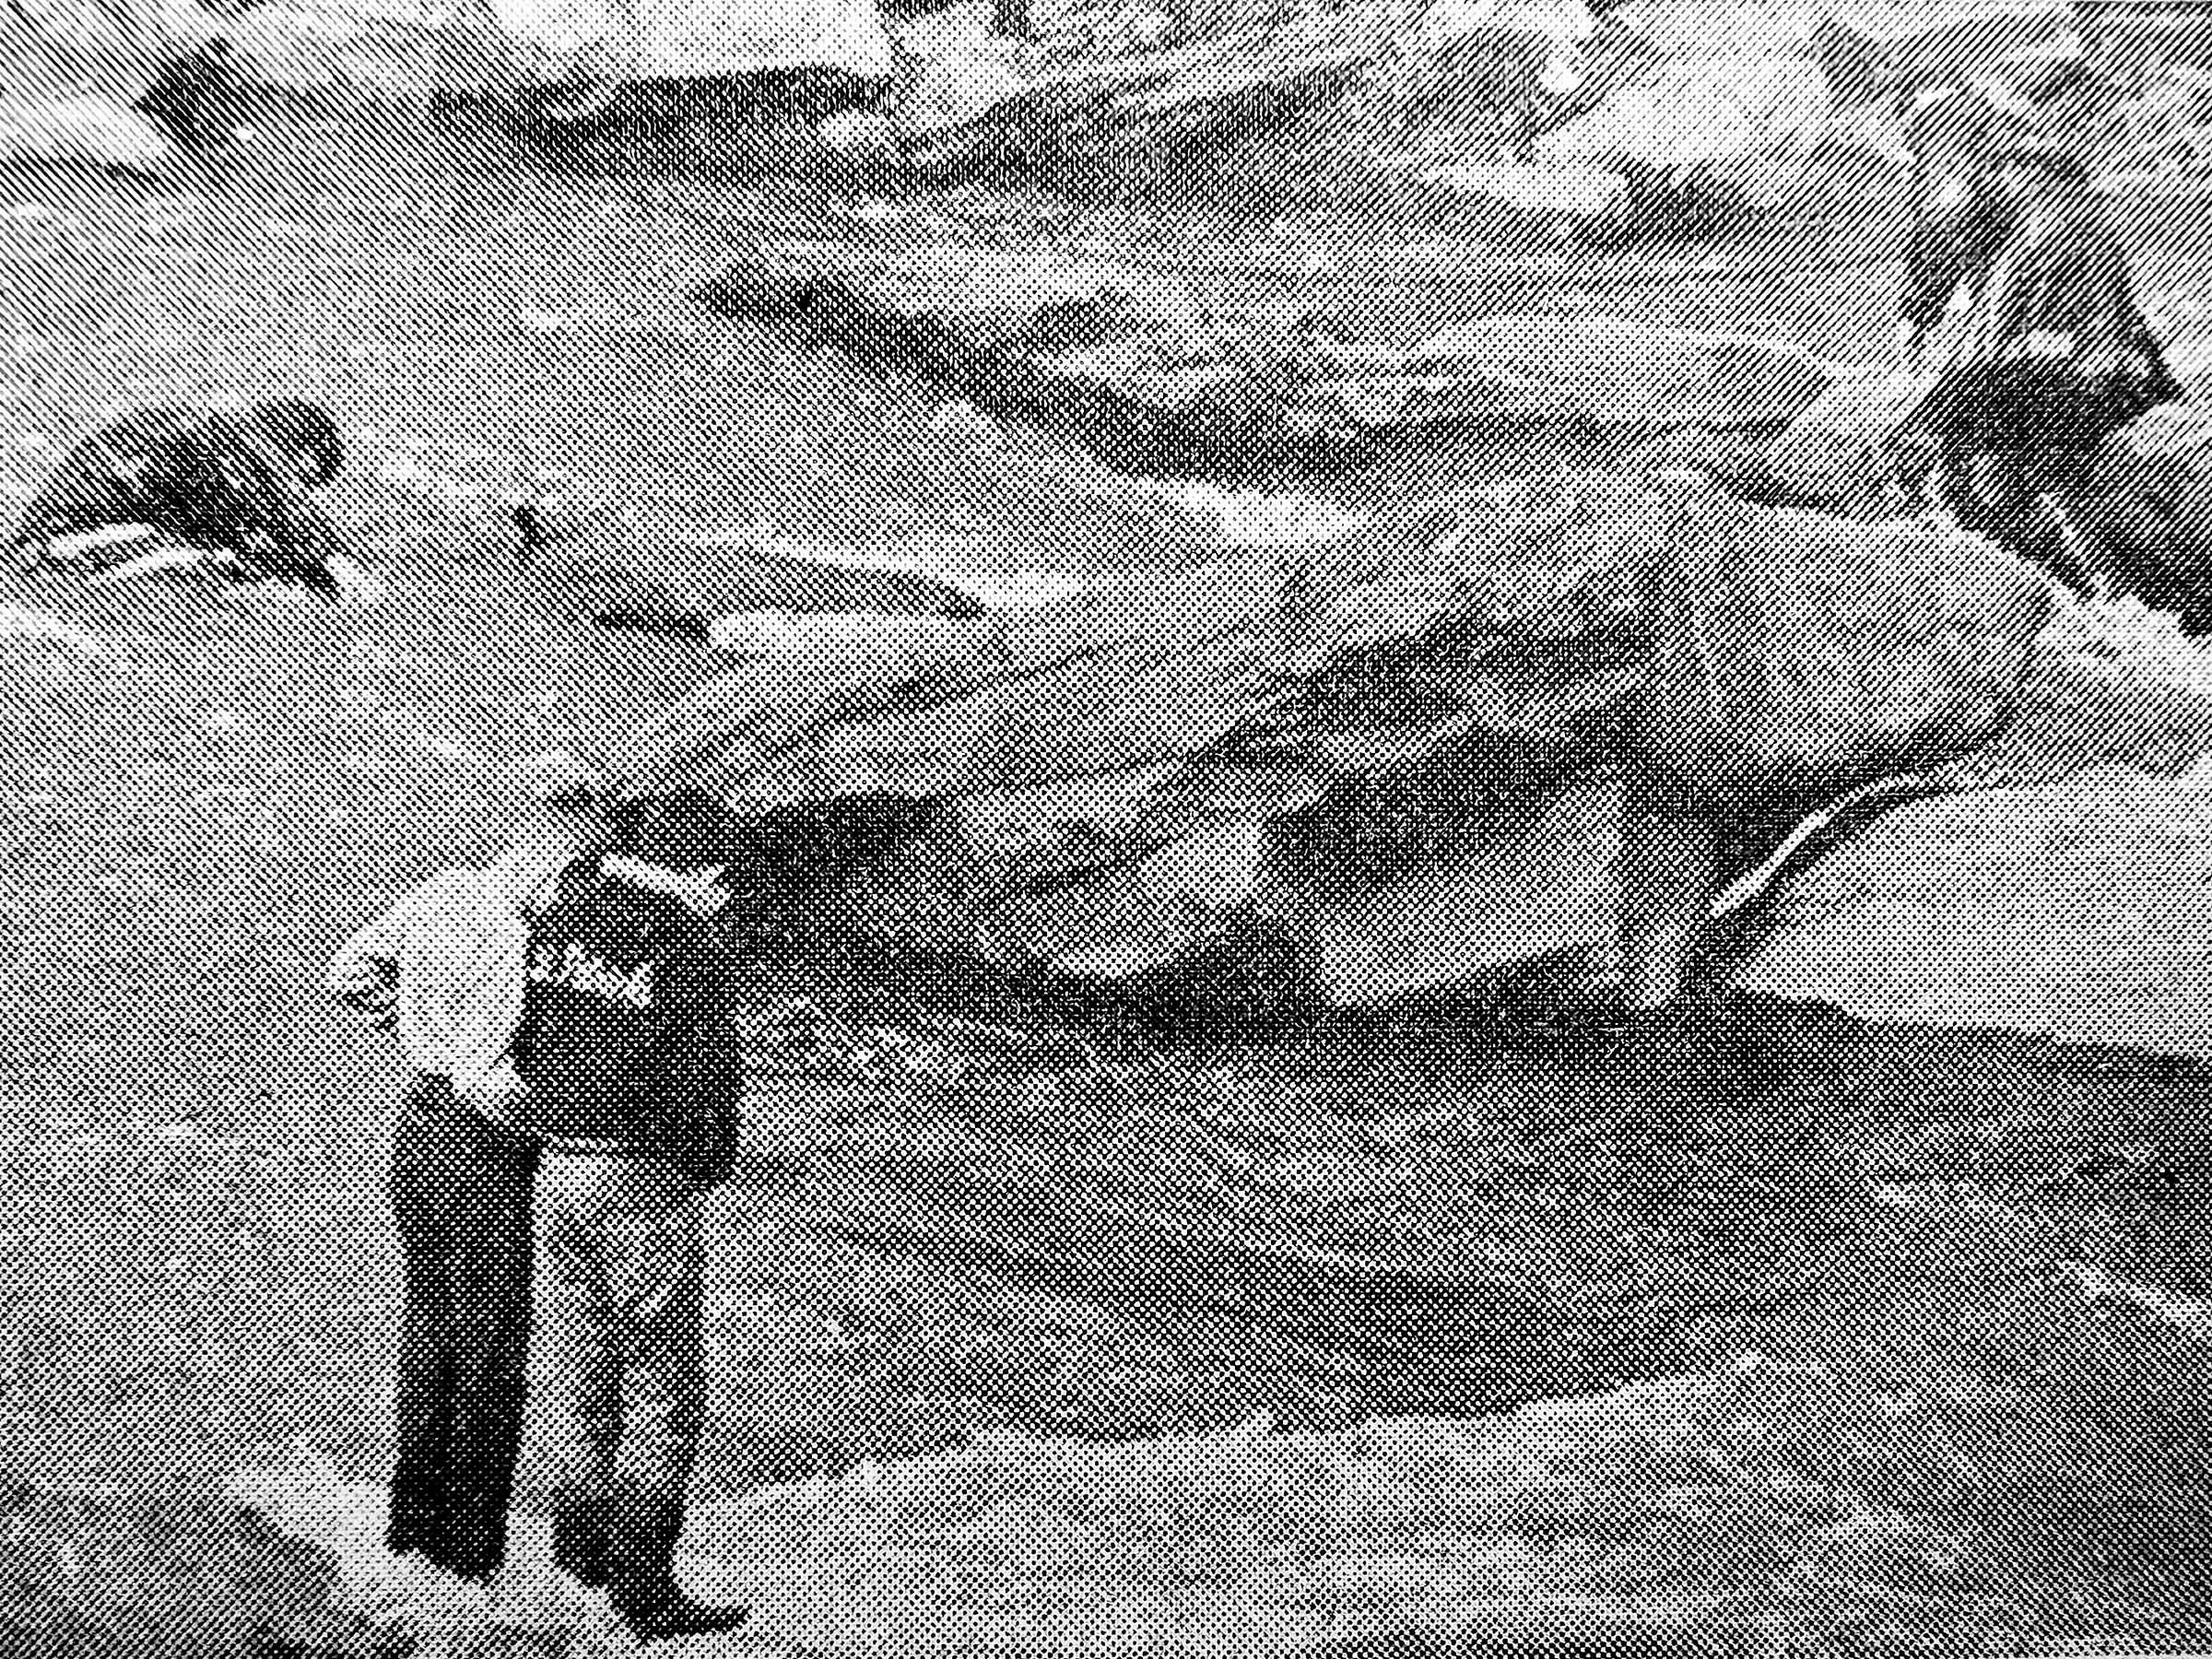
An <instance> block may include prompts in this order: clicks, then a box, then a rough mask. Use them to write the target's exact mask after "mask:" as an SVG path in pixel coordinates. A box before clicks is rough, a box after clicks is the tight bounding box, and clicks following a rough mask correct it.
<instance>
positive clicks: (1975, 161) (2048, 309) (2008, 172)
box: [1899, 90, 2182, 586]
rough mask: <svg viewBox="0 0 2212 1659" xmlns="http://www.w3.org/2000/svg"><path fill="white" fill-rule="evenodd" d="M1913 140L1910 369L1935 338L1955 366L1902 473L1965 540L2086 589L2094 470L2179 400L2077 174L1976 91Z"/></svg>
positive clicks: (1906, 305)
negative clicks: (1977, 540)
mask: <svg viewBox="0 0 2212 1659" xmlns="http://www.w3.org/2000/svg"><path fill="white" fill-rule="evenodd" d="M1908 137H1909V142H1910V144H1911V147H1912V153H1913V157H1914V179H1913V186H1914V215H1913V224H1912V241H1911V245H1910V247H1909V248H1908V250H1907V254H1906V269H1905V288H1904V293H1903V296H1902V299H1901V302H1900V306H1899V312H1900V319H1901V323H1902V335H1903V340H1902V343H1903V345H1904V347H1905V350H1906V352H1907V355H1908V358H1909V359H1911V360H1912V362H1913V364H1914V366H1916V367H1917V366H1918V362H1919V359H1920V357H1921V355H1922V352H1923V350H1924V341H1925V339H1926V337H1927V336H1928V335H1929V334H1930V333H1931V332H1932V331H1934V330H1935V329H1937V328H1938V326H1939V325H1941V326H1942V328H1943V329H1944V332H1945V335H1946V336H1947V352H1946V356H1945V359H1944V360H1943V361H1942V362H1941V363H1940V364H1939V365H1936V380H1935V386H1934V389H1933V390H1932V391H1931V392H1930V393H1929V394H1928V397H1927V399H1926V401H1925V402H1924V404H1923V405H1922V406H1921V407H1920V409H1919V411H1918V412H1917V413H1916V414H1915V416H1914V417H1913V418H1912V420H1911V421H1910V422H1909V423H1908V424H1907V428H1906V429H1905V431H1904V432H1903V433H1902V434H1900V446H1899V447H1900V460H1902V462H1903V463H1904V465H1905V467H1906V469H1907V470H1908V471H1920V472H1924V473H1926V474H1927V475H1928V483H1929V484H1930V485H1931V487H1932V488H1931V493H1932V494H1934V495H1935V497H1936V498H1937V499H1938V500H1940V501H1941V503H1942V504H1943V505H1945V506H1947V507H1948V508H1950V509H1951V511H1952V512H1954V513H1956V515H1957V516H1958V518H1959V522H1960V523H1961V524H1963V525H1965V526H1966V527H1967V528H1969V529H1971V530H1976V531H1979V532H1981V533H1982V534H1983V535H1988V536H1990V537H1991V538H1992V539H1994V540H1996V541H1998V542H2000V543H2003V544H2004V545H2006V547H2011V548H2013V549H2014V550H2015V551H2016V552H2019V553H2021V554H2023V555H2025V556H2027V557H2030V558H2033V559H2037V560H2039V561H2040V562H2041V563H2043V564H2045V565H2046V566H2048V567H2049V568H2050V569H2051V570H2052V571H2053V572H2054V573H2055V574H2057V575H2058V576H2060V577H2061V578H2062V579H2063V580H2065V581H2067V582H2072V583H2074V584H2075V585H2077V586H2081V585H2086V583H2087V581H2088V578H2089V577H2090V576H2091V575H2093V574H2095V573H2096V567H2097V565H2098V563H2099V555H2098V553H2097V551H2096V549H2095V547H2093V546H2092V545H2091V538H2090V537H2089V536H2088V535H2087V534H2085V531H2084V528H2083V525H2084V515H2083V514H2082V513H2081V512H2078V511H2077V510H2075V509H2073V508H2070V506H2069V502H2071V501H2074V500H2077V498H2078V497H2079V496H2080V493H2081V489H2082V482H2083V476H2084V472H2085V468H2086V465H2087V463H2088V459H2089V457H2090V456H2091V454H2093V453H2094V452H2095V451H2096V449H2097V447H2098V446H2099V444H2100V443H2101V442H2102V441H2103V440H2104V439H2105V438H2106V437H2108V436H2109V435H2110V434H2111V433H2112V432H2113V431H2115V430H2117V429H2119V428H2121V427H2123V426H2125V425H2126V424H2127V423H2128V422H2129V421H2131V420H2133V419H2135V418H2136V417H2137V416H2138V415H2141V414H2142V413H2143V412H2144V411H2146V410H2147V409H2149V408H2151V407H2153V406H2156V405H2159V404H2161V403H2167V402H2171V401H2172V400H2173V399H2176V398H2178V397H2180V396H2181V395H2182V390H2181V387H2180V385H2179V384H2178V383H2177V382H2175V380H2174V378H2173V375H2172V373H2171V371H2170V370H2169V368H2168V367H2167V363H2166V359H2165V356H2164V354H2163V352H2162V351H2161V350H2160V348H2159V342H2158V340H2157V339H2156V337H2155V336H2154V335H2152V333H2151V330H2150V325H2149V324H2148V323H2147V321H2146V320H2145V318H2144V315H2143V312H2142V311H2141V309H2140V308H2139V307H2138V305H2137V304H2136V296H2135V289H2134V285H2133V282H2132V280H2131V277H2130V275H2129V271H2128V261H2127V253H2126V251H2125V249H2124V247H2123V246H2122V245H2121V242H2120V239H2119V237H2118V235H2117V233H2116V232H2115V231H2114V230H2113V229H2112V224H2111V223H2110V221H2109V219H2108V218H2107V217H2106V214H2105V211H2104V208H2103V206H2102V205H2101V204H2100V202H2099V200H2098V197H2097V194H2096V193H2095V191H2094V190H2093V188H2092V187H2091V184H2090V182H2089V178H2088V172H2087V171H2086V170H2085V169H2084V167H2083V166H2082V164H2081V162H2080V161H2079V160H2078V159H2076V158H2074V157H2072V156H2070V155H2067V154H2066V153H2065V152H2064V151H2063V150H2062V149H2061V148H2059V147H2057V146H2055V145H2053V144H2052V143H2050V142H2049V141H2047V140H2044V139H2041V138H2040V137H2038V136H2036V135H2033V134H2032V133H2031V132H2030V133H2023V132H2021V131H2019V130H2018V128H2017V127H2013V126H2012V125H2011V124H2009V123H2008V121H2007V119H2006V112H2005V111H2004V110H2002V109H2000V108H1999V106H1998V105H1997V104H1996V103H1995V102H1994V100H1992V99H1990V98H1989V97H1987V96H1986V95H1984V94H1983V93H1980V92H1978V91H1972V90H1969V91H1963V92H1953V93H1949V94H1947V95H1945V96H1942V97H1939V98H1938V99H1936V100H1934V101H1932V102H1930V103H1929V104H1927V105H1926V106H1924V108H1923V109H1922V110H1921V111H1920V112H1919V113H1918V115H1917V116H1916V117H1915V119H1914V121H1913V124H1912V128H1911V131H1910V133H1909V135H1908ZM1961 285H1963V288H1964V291H1965V297H1966V300H1967V304H1966V306H1965V308H1964V312H1963V314H1961V315H1954V314H1952V307H1953V301H1954V300H1955V299H1956V298H1957V297H1958V295H1959V291H1960V288H1961Z"/></svg>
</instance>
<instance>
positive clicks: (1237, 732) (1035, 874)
mask: <svg viewBox="0 0 2212 1659" xmlns="http://www.w3.org/2000/svg"><path fill="white" fill-rule="evenodd" d="M2049 603H2050V601H2049V596H2048V588H2047V584H2046V583H2045V582H2043V581H2042V579H2041V577H2039V576H2036V575H2034V574H2033V573H2031V572H2030V571H2027V570H2026V569H2024V568H2023V567H2021V566H2019V565H2018V564H2016V563H2014V562H2013V561H2011V560H2009V559H2005V558H2004V557H2003V556H2002V555H2000V554H1998V553H1996V552H1995V550H1994V549H1993V548H1991V547H1988V546H1987V544H1984V543H1981V542H1978V541H1972V540H1971V539H1967V538H1959V537H1953V536H1947V535H1942V534H1939V533H1937V532H1935V531H1932V530H1929V529H1926V528H1924V527H1920V526H1915V525H1910V524H1882V525H1861V524H1852V523H1850V522H1848V521H1843V520H1838V519H1826V518H1821V517H1818V516H1817V515H1811V514H1804V513H1795V512H1780V511H1775V510H1769V509H1760V508H1757V507H1753V506H1749V505H1747V504H1745V503H1741V502H1738V501H1735V500H1732V499H1730V498H1728V497H1726V496H1724V495H1723V494H1721V493H1720V492H1718V491H1712V490H1700V489H1696V488H1686V487H1684V486H1681V485H1678V484H1668V485H1666V486H1665V487H1663V488H1658V489H1647V488H1641V487H1640V486H1639V485H1638V484H1637V483H1636V482H1635V481H1633V480H1630V479H1628V478H1624V477H1616V476H1602V475H1601V476H1582V477H1576V476H1566V477H1560V478H1559V479H1556V480H1551V481H1547V482H1546V483H1543V484H1539V485H1526V486H1519V487H1514V488H1511V489H1508V490H1503V491H1499V492H1494V493H1491V494H1487V495H1477V496H1468V497H1465V498H1461V499H1459V500H1454V501H1452V502H1450V503H1446V504H1444V505H1443V506H1442V507H1441V508H1431V509H1430V511H1429V512H1427V513H1426V514H1423V515H1411V516H1408V517H1406V518H1405V519H1403V520H1400V521H1395V522H1392V523H1388V524H1382V525H1379V526H1371V527H1369V528H1368V529H1366V530H1364V531H1362V532H1360V533H1359V534H1357V535H1351V536H1347V537H1346V538H1344V539H1342V540H1340V541H1337V542H1335V543H1331V544H1326V545H1324V546H1321V547H1316V548H1312V549H1305V550H1296V549H1292V550H1286V549H1281V548H1273V549H1267V550H1265V551H1264V552H1261V553H1257V554H1253V555H1246V556H1241V557H1234V558H1230V559H1220V560H1217V561H1214V562H1212V563H1208V564H1206V565H1201V566H1198V567H1196V568H1194V569H1192V570H1189V571H1182V572H1180V573H1166V574H1152V575H1145V576H1139V577H1132V578H1125V579H1123V580H1120V581H1118V582H1111V583H1107V584H1104V585H1101V586H1099V587H1094V588H1092V589H1089V590H1088V591H1086V592H1085V593H1083V594H1080V595H1078V596H1077V598H1075V599H1072V600H1069V601H1066V602H1064V603H1062V604H1059V605H1055V606H1044V607H1041V608H1040V609H1037V610H1034V611H1031V612H1027V613H1016V614H1012V615H1007V616H1002V617H995V618H982V619H977V620H972V621H961V620H954V619H944V618H938V619H930V618H910V619H906V620H903V621H900V622H897V623H895V624H893V623H890V622H888V621H887V622H886V623H884V624H882V625H880V626H873V627H871V626H866V625H863V626H858V627H853V628H849V629H844V630H842V631H837V630H833V629H830V627H829V626H828V625H827V624H817V625H813V626H811V627H808V628H802V629H798V630H796V631H795V632H794V633H792V634H791V635H790V636H789V637H788V638H787V639H786V640H785V641H784V642H783V643H782V644H781V645H770V646H767V647H764V648H763V649H761V650H760V651H759V653H757V654H755V655H754V656H753V657H752V658H751V659H750V660H749V661H747V662H745V663H743V664H741V665H739V666H737V667H736V668H735V669H733V670H732V672H731V673H729V674H727V675H725V676H724V677H722V678H721V679H719V680H717V681H715V682H712V684H710V685H709V686H708V687H706V688H702V690H701V691H700V692H699V693H697V694H695V695H694V696H693V697H692V698H690V699H688V700H687V701H686V702H685V703H684V704H683V705H680V706H679V707H677V709H675V710H672V711H671V712H669V714H668V715H667V716H666V717H665V718H664V719H662V720H660V721H658V722H656V723H654V724H653V726H652V727H651V728H649V729H648V730H647V731H645V732H643V733H641V734H638V735H636V736H635V738H634V740H633V742H632V744H631V746H630V748H629V752H628V753H627V754H626V755H622V756H615V757H610V758H609V759H607V761H606V764H607V766H608V767H609V769H610V770H613V771H621V772H626V773H628V774H629V775H631V776H633V777H636V778H638V779H640V780H641V781H644V782H655V781H666V780H670V779H676V778H683V779H686V780H689V781H692V782H702V783H705V784H708V785H710V786H712V787H713V788H715V789H717V790H720V791H722V792H724V793H725V794H729V795H731V796H732V797H733V798H734V799H736V800H740V801H743V802H745V803H746V804H747V808H748V810H749V811H751V812H753V813H755V814H757V815H760V816H762V817H763V818H768V819H771V820H772V819H774V818H776V817H777V816H778V815H789V814H792V813H806V812H809V811H813V810H816V809H818V808H820V807H822V806H825V805H834V804H835V803H839V802H855V803H867V802H882V801H896V802H907V803H913V804H918V805H921V806H925V807H927V808H928V810H927V811H926V812H924V814H923V815H922V817H921V818H920V819H918V820H917V827H915V828H914V829H913V830H912V832H911V833H902V834H901V835H900V837H898V838H895V844H894V845H893V846H891V847H890V848H889V849H888V851H887V852H886V853H885V854H884V856H883V857H882V858H881V859H879V860H877V861H876V862H873V863H870V864H867V865H865V866H863V867H860V868H858V869H856V870H854V871H853V873H851V874H850V875H849V877H847V878H846V879H845V882H844V886H843V888H842V890H841V896H840V897H839V899H838V900H837V902H836V905H835V907H834V908H835V909H837V910H838V911H841V912H842V913H843V914H845V915H846V916H847V918H848V920H849V921H850V922H851V924H853V927H855V928H856V929H857V930H858V931H859V932H861V933H864V934H867V935H871V936H875V937H877V938H892V937H896V938H899V939H901V940H903V941H905V942H907V943H909V944H916V945H922V946H925V947H928V948H932V949H936V950H941V951H945V952H948V953H952V954H963V953H964V954H967V955H970V956H980V957H982V958H983V959H989V960H992V961H994V962H995V963H996V964H997V966H998V967H1000V968H1001V969H1005V970H1008V971H1015V972H1017V973H1018V974H1028V975H1035V974H1039V973H1041V974H1042V975H1044V976H1045V977H1046V978H1047V979H1054V980H1060V981H1065V982H1091V983H1118V984H1121V985H1123V986H1124V987H1129V988H1134V989H1136V990H1141V991H1144V992H1145V993H1146V994H1150V993H1151V992H1152V991H1154V990H1157V991H1159V994H1163V995H1166V996H1168V997H1170V999H1172V997H1173V996H1174V995H1176V994H1182V993H1179V992H1178V991H1177V990H1176V987H1178V986H1181V987H1182V992H1183V993H1191V994H1197V993H1198V992H1199V991H1201V990H1202V989H1204V987H1203V986H1202V985H1201V982H1209V983H1210V987H1211V988H1210V990H1206V993H1205V994H1206V995H1208V996H1222V997H1226V998H1227V999H1228V1000H1229V1001H1230V1003H1232V1004H1237V1005H1241V1006H1260V1005H1264V1004H1266V1003H1268V1002H1270V1001H1275V1002H1295V1001H1297V1000H1299V999H1300V998H1305V997H1314V996H1318V997H1320V998H1321V999H1323V1000H1326V1001H1334V1002H1354V1003H1364V1002H1372V1001H1388V1000H1391V999H1392V998H1394V997H1395V996H1398V995H1400V994H1405V993H1407V992H1413V991H1430V990H1438V989H1442V988H1451V987H1458V988H1466V987H1469V986H1472V985H1479V984H1480V983H1482V982H1485V981H1486V980H1488V979H1489V978H1493V977H1495V976H1497V975H1499V974H1500V973H1503V972H1507V971H1512V970H1515V969H1518V968H1521V967H1524V966H1525V965H1526V964H1528V963H1530V962H1531V961H1533V960H1536V959H1547V958H1554V957H1559V956H1561V955H1574V954H1578V953H1579V954H1581V955H1583V956H1585V957H1589V958H1591V959H1593V960H1594V961H1595V962H1597V963H1601V964H1602V963H1603V962H1604V961H1605V960H1606V959H1607V957H1608V956H1609V954H1610V953H1611V952H1612V950H1613V949H1614V948H1615V947H1617V945H1619V944H1621V943H1622V942H1623V941H1626V947H1627V949H1628V953H1629V956H1630V964H1629V971H1630V975H1631V978H1632V979H1634V980H1635V983H1636V984H1637V985H1639V986H1641V987H1642V988H1641V990H1640V991H1639V992H1637V995H1638V998H1639V1000H1642V1001H1646V1002H1652V1003H1658V1002H1664V1001H1665V1000H1667V999H1668V998H1669V997H1670V996H1671V995H1672V994H1673V992H1674V989H1675V982H1676V976H1677V974H1678V972H1679V971H1680V968H1681V965H1682V961H1683V959H1684V958H1685V957H1686V956H1687V955H1688V951H1689V950H1690V948H1691V947H1692V946H1693V944H1694V942H1695V938H1696V935H1697V934H1698V933H1699V932H1700V929H1701V927H1702V925H1703V922H1704V919H1705V912H1706V906H1707V905H1708V904H1709V902H1710V900H1712V895H1713V891H1714V889H1715V888H1716V887H1717V885H1718V883H1719V880H1720V878H1721V876H1722V865H1721V861H1722V858H1723V846H1724V842H1725V841H1726V840H1727V838H1728V835H1729V834H1730V833H1731V832H1732V831H1733V830H1735V829H1737V828H1738V827H1740V826H1743V825H1747V824H1749V825H1759V824H1765V823H1769V822H1772V821H1774V820H1777V819H1782V820H1783V822H1784V827H1786V822H1787V820H1788V818H1790V817H1791V815H1794V814H1800V813H1802V812H1803V811H1805V810H1807V809H1809V808H1810V807H1811V806H1817V805H1818V804H1820V803H1821V802H1823V801H1826V800H1830V799H1833V798H1835V797H1836V796H1838V795H1841V794H1844V793H1846V792H1847V791H1849V790H1851V789H1853V787H1855V786H1857V785H1859V784H1861V783H1865V782H1868V781H1870V780H1873V779H1877V778H1880V777H1883V776H1885V775H1888V773H1890V772H1894V771H1900V770H1905V769H1909V768H1912V767H1915V766H1924V765H1931V764H1934V763H1936V762H1938V761H1942V760H1946V759H1952V758H1955V757H1957V756H1959V755H1961V754H1964V753H1966V752H1968V751H1971V750H1973V749H1975V748H1976V747H1979V746H1981V745H1982V744H1983V743H1984V742H1985V741H1986V740H1987V739H1988V738H1989V737H1990V736H1991V735H1993V733H1994V730H1995V729H1996V728H1997V727H1998V726H2000V725H2001V724H2002V723H2003V721H2004V719H2005V716H2006V712H2008V710H2009V708H2010V706H2011V703H2012V700H2013V698H2014V694H2015V690H2016V688H2017V686H2018V680H2019V677H2020V675H2021V672H2022V670H2023V667H2024V665H2025V664H2026V661H2027V653H2028V648H2029V643H2030V641H2031V640H2032V639H2033V638H2034V636H2035V635H2036V632H2037V630H2038V629H2039V628H2040V626H2041V623H2042V620H2043V618H2044V616H2045V615H2046V613H2047V610H2048V606H2049ZM1415 935H1422V936H1421V937H1420V939H1419V941H1418V945H1417V944H1416V943H1415V942H1414V940H1415ZM1394 939H1395V940H1397V941H1399V942H1400V943H1401V944H1402V945H1403V946H1404V948H1394V947H1392V945H1391V944H1390V941H1392V940H1394ZM1201 964H1203V971H1200V965H1201ZM1239 975H1241V979H1239V978H1238V976H1239ZM1638 975H1641V976H1643V977H1641V978H1636V976H1638Z"/></svg>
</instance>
